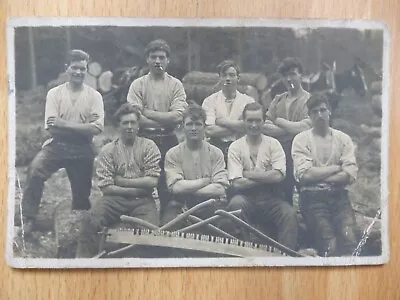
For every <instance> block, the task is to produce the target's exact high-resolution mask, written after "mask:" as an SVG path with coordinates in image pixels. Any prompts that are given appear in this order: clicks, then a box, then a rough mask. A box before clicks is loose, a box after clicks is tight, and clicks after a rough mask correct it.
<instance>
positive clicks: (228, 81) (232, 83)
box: [220, 67, 239, 89]
mask: <svg viewBox="0 0 400 300" xmlns="http://www.w3.org/2000/svg"><path fill="white" fill-rule="evenodd" d="M220 80H221V83H222V85H223V86H224V87H227V88H232V89H236V88H237V85H238V82H239V75H238V73H237V71H236V69H235V68H234V67H229V68H228V69H226V70H225V72H224V73H223V74H220Z"/></svg>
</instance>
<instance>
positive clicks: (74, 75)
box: [66, 60, 88, 84]
mask: <svg viewBox="0 0 400 300" xmlns="http://www.w3.org/2000/svg"><path fill="white" fill-rule="evenodd" d="M87 67H88V63H87V61H86V60H81V61H73V62H71V63H70V64H69V65H68V67H67V70H66V72H67V74H68V78H69V81H70V82H73V83H76V84H82V83H83V81H84V80H85V76H86V73H87Z"/></svg>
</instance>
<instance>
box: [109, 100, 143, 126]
mask: <svg viewBox="0 0 400 300" xmlns="http://www.w3.org/2000/svg"><path fill="white" fill-rule="evenodd" d="M129 114H135V115H136V117H137V119H138V120H140V117H141V116H142V114H141V112H140V110H139V108H138V107H137V106H136V105H133V104H132V103H124V104H122V105H121V106H120V107H119V108H118V110H117V111H116V112H115V113H114V115H113V120H114V123H115V124H118V123H119V122H120V121H121V117H122V116H125V115H129Z"/></svg>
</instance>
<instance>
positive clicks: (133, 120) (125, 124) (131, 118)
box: [119, 113, 139, 140]
mask: <svg viewBox="0 0 400 300" xmlns="http://www.w3.org/2000/svg"><path fill="white" fill-rule="evenodd" d="M119 131H120V134H121V136H122V137H123V138H124V139H125V140H133V139H134V138H135V137H136V136H137V133H138V131H139V120H138V117H137V116H136V114H134V113H130V114H127V115H123V116H121V119H120V121H119Z"/></svg>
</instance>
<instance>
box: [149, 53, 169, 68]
mask: <svg viewBox="0 0 400 300" xmlns="http://www.w3.org/2000/svg"><path fill="white" fill-rule="evenodd" d="M147 64H148V65H149V68H150V70H151V71H152V72H153V73H155V74H162V73H164V72H165V70H166V69H167V66H168V64H169V59H168V57H167V53H166V52H165V51H161V50H159V51H154V52H150V53H149V56H148V57H147Z"/></svg>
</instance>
